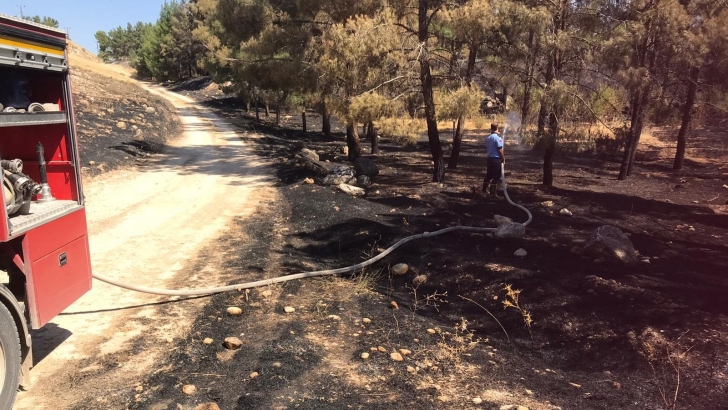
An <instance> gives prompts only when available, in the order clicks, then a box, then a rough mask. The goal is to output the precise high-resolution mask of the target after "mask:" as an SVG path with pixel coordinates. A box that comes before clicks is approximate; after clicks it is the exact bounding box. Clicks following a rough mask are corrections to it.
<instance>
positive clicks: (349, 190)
mask: <svg viewBox="0 0 728 410" xmlns="http://www.w3.org/2000/svg"><path fill="white" fill-rule="evenodd" d="M339 189H340V190H341V192H343V193H345V194H347V195H351V196H362V195H365V194H366V193H367V191H365V190H364V188H359V187H356V186H354V185H349V184H339Z"/></svg>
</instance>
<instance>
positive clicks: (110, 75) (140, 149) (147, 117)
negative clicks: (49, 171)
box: [69, 43, 179, 176]
mask: <svg viewBox="0 0 728 410" xmlns="http://www.w3.org/2000/svg"><path fill="white" fill-rule="evenodd" d="M69 54H70V56H69V62H70V65H71V70H72V71H71V84H72V88H73V97H74V101H75V107H76V124H77V126H78V135H79V141H80V144H79V150H80V155H81V162H82V166H83V168H82V171H83V173H84V175H85V176H93V175H98V174H100V173H102V172H105V171H108V170H111V169H115V168H120V167H128V166H133V165H138V164H140V163H142V162H143V160H144V159H145V158H147V157H148V156H149V155H150V154H153V153H154V152H158V151H159V150H160V149H161V148H162V147H163V146H164V144H165V143H166V142H167V141H168V140H169V139H170V138H173V137H174V136H176V135H177V134H178V133H179V132H178V131H179V121H178V120H177V116H176V114H175V112H174V109H173V108H172V107H171V106H170V105H168V103H166V102H165V101H162V100H161V99H159V98H158V97H156V96H154V95H152V94H151V93H149V92H148V91H146V90H144V89H143V88H142V87H140V86H139V84H138V83H137V82H136V81H135V80H133V79H131V78H130V77H129V75H128V73H125V72H124V70H123V68H121V67H119V66H115V65H108V64H104V63H103V62H102V61H101V60H100V59H99V58H98V57H97V56H95V55H94V54H92V53H91V52H89V51H88V50H86V49H84V48H83V47H81V46H79V45H77V44H75V43H70V45H69Z"/></svg>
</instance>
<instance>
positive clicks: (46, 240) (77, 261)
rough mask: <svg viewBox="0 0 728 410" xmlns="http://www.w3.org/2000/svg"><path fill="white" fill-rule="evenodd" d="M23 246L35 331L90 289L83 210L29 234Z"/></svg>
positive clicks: (29, 301) (84, 213)
mask: <svg viewBox="0 0 728 410" xmlns="http://www.w3.org/2000/svg"><path fill="white" fill-rule="evenodd" d="M59 245H61V246H59ZM23 246H24V248H25V249H24V252H23V253H24V255H25V256H24V260H25V261H26V262H25V263H26V269H25V270H26V272H25V275H26V280H27V282H26V283H27V289H28V293H29V294H28V308H29V312H30V314H31V325H32V327H33V328H34V329H37V328H39V327H41V326H43V325H44V324H46V323H47V322H48V321H49V320H51V319H53V317H55V316H56V315H57V314H58V313H60V312H62V311H63V309H65V308H67V307H68V306H70V305H71V304H72V303H73V302H74V301H75V300H76V299H78V298H79V297H81V296H82V295H83V294H84V293H86V292H87V291H88V290H89V289H91V258H90V255H89V252H88V238H87V236H86V212H85V209H80V210H78V211H76V212H73V213H70V214H68V215H65V216H63V217H61V218H58V219H56V220H54V221H51V222H49V223H46V224H43V225H41V226H39V227H38V228H35V229H33V230H31V231H29V232H28V233H27V234H26V235H25V238H24V241H23ZM28 265H30V266H28Z"/></svg>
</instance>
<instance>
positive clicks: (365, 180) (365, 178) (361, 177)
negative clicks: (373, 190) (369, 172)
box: [356, 175, 372, 188]
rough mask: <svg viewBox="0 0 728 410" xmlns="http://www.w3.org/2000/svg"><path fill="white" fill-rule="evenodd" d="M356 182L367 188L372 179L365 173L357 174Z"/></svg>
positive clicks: (370, 184)
mask: <svg viewBox="0 0 728 410" xmlns="http://www.w3.org/2000/svg"><path fill="white" fill-rule="evenodd" d="M356 184H357V185H358V186H360V187H362V188H369V187H370V186H372V179H371V178H369V177H368V176H366V175H359V176H358V177H356Z"/></svg>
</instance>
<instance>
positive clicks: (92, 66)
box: [68, 42, 136, 83]
mask: <svg viewBox="0 0 728 410" xmlns="http://www.w3.org/2000/svg"><path fill="white" fill-rule="evenodd" d="M68 50H69V58H68V62H69V65H70V66H71V68H72V69H73V68H77V69H80V70H84V71H91V72H93V73H95V74H99V75H102V76H104V77H109V78H111V79H113V80H117V81H121V82H125V83H136V81H134V80H133V79H132V78H131V74H132V73H131V72H130V71H129V70H130V69H125V68H123V67H122V66H120V65H116V64H106V63H104V62H103V61H102V60H101V59H100V58H98V57H97V56H96V55H94V54H92V53H91V52H89V51H88V50H86V49H85V48H83V47H81V46H79V45H78V44H76V43H73V42H69V46H68Z"/></svg>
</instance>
